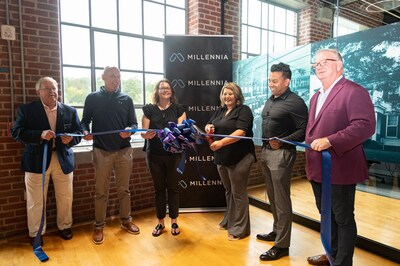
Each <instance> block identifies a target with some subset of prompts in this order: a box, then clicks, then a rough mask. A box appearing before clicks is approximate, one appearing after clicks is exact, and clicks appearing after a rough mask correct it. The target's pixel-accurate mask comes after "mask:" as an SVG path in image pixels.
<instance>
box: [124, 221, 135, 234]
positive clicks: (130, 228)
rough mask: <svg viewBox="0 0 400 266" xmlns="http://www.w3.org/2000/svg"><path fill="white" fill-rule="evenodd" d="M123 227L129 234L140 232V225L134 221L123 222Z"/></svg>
mask: <svg viewBox="0 0 400 266" xmlns="http://www.w3.org/2000/svg"><path fill="white" fill-rule="evenodd" d="M121 228H122V229H124V230H125V231H127V232H128V233H129V234H133V235H137V234H139V233H140V230H139V227H137V226H136V225H135V224H134V223H132V222H129V223H125V224H121Z"/></svg>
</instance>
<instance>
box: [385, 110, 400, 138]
mask: <svg viewBox="0 0 400 266" xmlns="http://www.w3.org/2000/svg"><path fill="white" fill-rule="evenodd" d="M398 126H399V117H398V116H397V115H388V116H387V126H386V137H388V138H397V129H398Z"/></svg>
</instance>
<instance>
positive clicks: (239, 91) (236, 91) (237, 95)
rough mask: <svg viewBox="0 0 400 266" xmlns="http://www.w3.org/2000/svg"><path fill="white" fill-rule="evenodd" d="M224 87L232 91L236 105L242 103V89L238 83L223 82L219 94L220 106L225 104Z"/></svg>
mask: <svg viewBox="0 0 400 266" xmlns="http://www.w3.org/2000/svg"><path fill="white" fill-rule="evenodd" d="M224 89H230V90H231V91H232V92H233V95H234V96H235V98H236V106H238V105H241V104H243V103H244V96H243V93H242V89H241V88H240V87H239V85H237V84H236V83H235V82H225V84H224V86H223V87H222V89H221V92H220V94H219V99H220V101H221V106H225V103H224V99H223V95H224Z"/></svg>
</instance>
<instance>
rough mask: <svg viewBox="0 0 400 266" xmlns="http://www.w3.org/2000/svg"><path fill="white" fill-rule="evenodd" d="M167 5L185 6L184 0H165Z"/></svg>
mask: <svg viewBox="0 0 400 266" xmlns="http://www.w3.org/2000/svg"><path fill="white" fill-rule="evenodd" d="M167 4H168V5H172V6H177V7H181V8H185V0H167Z"/></svg>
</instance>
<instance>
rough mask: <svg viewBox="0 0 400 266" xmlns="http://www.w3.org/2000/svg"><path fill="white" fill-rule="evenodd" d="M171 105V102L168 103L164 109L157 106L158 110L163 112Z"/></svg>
mask: <svg viewBox="0 0 400 266" xmlns="http://www.w3.org/2000/svg"><path fill="white" fill-rule="evenodd" d="M170 105H171V102H169V103H168V104H167V105H166V106H165V107H162V106H161V105H160V104H157V106H158V108H159V109H160V110H162V111H164V110H165V109H167V108H168V107H169V106H170Z"/></svg>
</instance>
